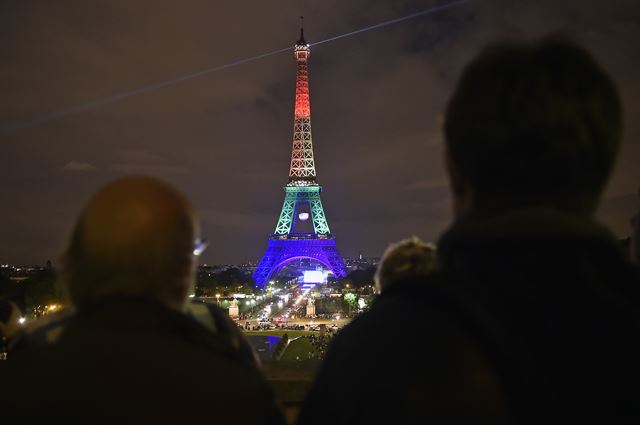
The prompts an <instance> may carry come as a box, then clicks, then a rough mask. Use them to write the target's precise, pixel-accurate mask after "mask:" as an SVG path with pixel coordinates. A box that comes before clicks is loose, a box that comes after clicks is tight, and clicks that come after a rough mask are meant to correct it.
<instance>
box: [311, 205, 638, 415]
mask: <svg viewBox="0 0 640 425" xmlns="http://www.w3.org/2000/svg"><path fill="white" fill-rule="evenodd" d="M438 248H439V254H438V255H439V260H440V271H439V272H438V273H436V274H435V275H433V276H431V277H430V278H429V279H422V280H419V281H405V282H399V283H398V284H397V285H395V286H392V287H390V288H389V290H388V291H385V293H383V294H382V295H381V296H380V297H379V298H378V299H377V300H376V302H375V303H374V305H373V306H372V308H371V310H370V312H368V313H366V314H363V315H362V316H360V317H359V318H357V319H356V320H355V321H354V322H353V323H352V324H351V325H349V326H348V327H347V328H346V329H345V330H344V331H343V332H342V333H341V334H340V335H338V336H337V337H336V339H335V342H334V344H333V346H332V347H331V348H330V350H329V353H328V355H327V358H326V362H325V364H324V365H323V368H322V369H321V371H320V373H319V376H318V379H317V382H316V384H315V386H314V387H313V389H312V391H311V393H310V395H309V397H308V400H307V402H306V404H305V406H304V407H303V410H302V413H301V416H300V423H301V424H311V423H327V422H331V423H336V424H346V423H589V422H591V423H623V422H626V423H638V422H640V402H638V400H640V390H639V389H638V388H640V387H639V386H638V382H640V367H639V366H640V344H639V342H640V321H639V319H638V313H639V311H640V310H639V307H640V278H639V277H638V272H637V270H636V269H634V268H633V267H632V266H631V265H630V264H628V263H627V262H626V261H625V260H624V258H623V255H622V253H621V252H620V251H619V248H618V246H617V243H616V241H615V240H614V238H612V237H611V236H610V235H609V234H608V232H607V231H606V230H604V229H603V228H602V227H600V226H599V225H597V224H596V223H594V222H592V221H589V220H587V219H585V218H581V217H575V216H569V215H565V214H561V213H559V212H554V211H550V210H543V209H540V210H522V211H512V212H508V213H504V214H501V215H496V216H493V217H485V218H483V217H467V218H465V219H462V220H459V221H458V222H457V223H456V224H455V225H454V226H453V227H452V229H451V230H450V231H449V232H447V233H446V234H445V235H444V236H443V238H442V239H441V240H440V243H439V247H438ZM323 406H330V408H328V409H325V408H323Z"/></svg>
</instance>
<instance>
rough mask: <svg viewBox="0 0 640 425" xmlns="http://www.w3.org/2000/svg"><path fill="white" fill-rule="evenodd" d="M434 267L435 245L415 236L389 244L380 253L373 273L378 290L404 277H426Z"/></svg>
mask: <svg viewBox="0 0 640 425" xmlns="http://www.w3.org/2000/svg"><path fill="white" fill-rule="evenodd" d="M435 268H436V255H435V247H434V246H433V245H431V244H427V243H424V242H422V241H421V240H420V239H418V238H416V237H412V238H409V239H405V240H402V241H400V242H397V243H394V244H391V245H390V246H389V247H388V248H387V250H386V251H385V252H384V254H383V255H382V258H381V259H380V264H379V265H378V269H377V270H376V274H375V278H374V279H375V282H376V286H377V287H378V291H380V292H382V291H384V290H386V289H387V288H388V287H389V286H390V285H392V284H393V283H395V282H399V281H401V280H405V279H412V278H419V277H426V276H428V275H429V274H431V273H433V272H434V271H435Z"/></svg>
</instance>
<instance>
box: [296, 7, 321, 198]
mask: <svg viewBox="0 0 640 425" xmlns="http://www.w3.org/2000/svg"><path fill="white" fill-rule="evenodd" d="M302 19H304V18H303V17H302V16H301V17H300V20H301V22H300V40H298V41H297V42H296V45H295V46H294V52H293V53H294V56H295V58H296V62H297V68H296V106H295V110H294V119H293V149H292V151H291V167H290V169H289V185H292V186H307V185H312V184H317V183H316V168H315V162H314V159H313V142H312V138H311V103H310V100H309V67H308V64H307V61H308V59H309V56H311V49H310V48H309V45H308V44H307V42H306V40H305V39H304V27H303V26H302V22H303V21H302Z"/></svg>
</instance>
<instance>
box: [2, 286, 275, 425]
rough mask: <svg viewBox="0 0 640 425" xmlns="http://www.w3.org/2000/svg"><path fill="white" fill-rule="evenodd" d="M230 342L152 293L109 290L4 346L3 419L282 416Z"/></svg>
mask: <svg viewBox="0 0 640 425" xmlns="http://www.w3.org/2000/svg"><path fill="white" fill-rule="evenodd" d="M239 348H240V347H238V344H237V343H235V342H234V341H232V339H230V338H229V337H228V335H226V334H224V333H221V332H218V333H214V332H212V331H211V329H209V328H207V327H205V326H203V325H202V324H201V323H199V322H198V321H197V320H195V319H194V318H192V317H190V316H188V315H185V314H182V313H179V312H176V311H173V310H170V309H167V308H166V307H164V306H162V305H160V304H158V303H155V302H151V301H148V300H133V299H124V300H123V299H120V300H110V301H107V302H104V303H102V304H99V305H95V306H92V307H91V308H88V309H85V310H80V311H78V312H77V313H76V314H75V315H74V316H73V317H72V318H71V319H70V320H68V321H67V322H66V323H65V325H64V329H63V330H62V333H61V335H60V337H59V338H58V339H57V341H56V342H54V343H49V344H46V345H44V346H29V345H28V344H27V346H26V347H24V348H22V349H20V350H17V351H15V352H13V353H11V354H12V355H11V356H10V357H9V360H8V361H6V362H3V364H2V365H0V380H1V381H2V382H3V388H4V389H5V390H8V391H6V392H5V393H3V394H2V395H1V396H0V411H1V412H2V415H3V421H4V420H5V419H7V420H8V421H7V423H18V422H20V423H36V422H39V423H52V422H53V423H154V424H158V423H175V424H191V423H199V424H202V423H243V424H251V423H252V424H265V423H282V419H281V416H280V412H279V410H278V409H277V407H276V405H275V402H274V399H273V395H272V392H271V390H270V389H269V387H268V385H267V383H266V381H265V380H264V378H263V377H262V375H261V374H260V372H259V371H258V369H257V368H256V366H255V364H254V363H253V361H252V359H251V358H248V357H247V356H246V355H245V354H243V353H242V351H241V350H239ZM247 406H251V408H247Z"/></svg>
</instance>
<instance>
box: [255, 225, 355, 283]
mask: <svg viewBox="0 0 640 425" xmlns="http://www.w3.org/2000/svg"><path fill="white" fill-rule="evenodd" d="M300 258H311V259H313V260H317V261H319V262H321V263H322V264H324V265H325V266H326V267H328V268H329V269H330V270H331V271H332V272H333V274H334V275H335V276H336V277H338V278H341V277H344V276H346V274H347V268H346V267H345V265H344V261H343V259H342V256H341V255H340V253H339V252H338V248H337V247H336V240H335V239H334V238H333V237H331V236H329V237H326V238H322V237H320V238H319V237H318V236H316V235H313V236H309V237H306V236H303V235H300V236H294V235H291V236H282V237H280V236H272V237H271V238H269V246H268V247H267V252H265V254H264V256H263V257H262V260H260V264H258V268H257V269H256V271H255V273H254V274H253V278H254V279H255V281H256V286H258V287H263V286H264V285H265V284H266V283H267V281H268V280H269V279H270V278H271V276H273V275H275V274H277V273H278V272H279V271H280V270H282V268H283V267H284V266H286V265H287V264H288V263H290V262H291V261H293V260H297V259H300Z"/></svg>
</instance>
